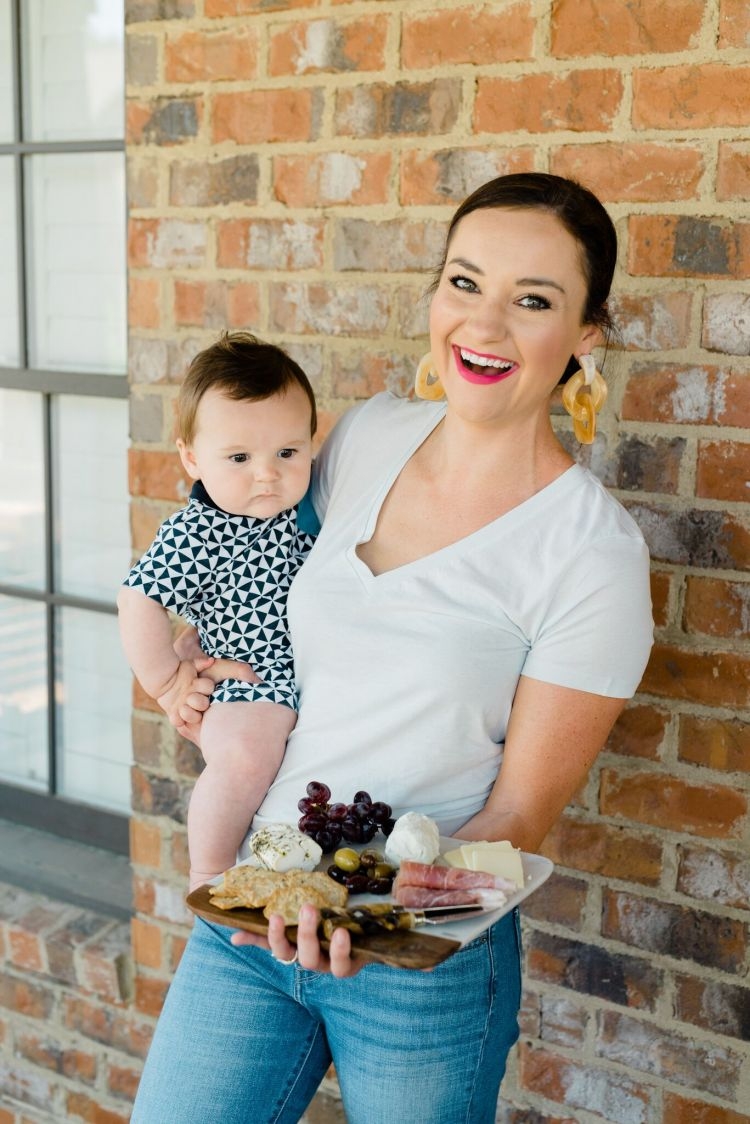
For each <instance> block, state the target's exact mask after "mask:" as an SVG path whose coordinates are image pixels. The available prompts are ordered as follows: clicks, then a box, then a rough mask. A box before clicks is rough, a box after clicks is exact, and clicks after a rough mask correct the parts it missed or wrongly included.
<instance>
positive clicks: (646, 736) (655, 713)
mask: <svg viewBox="0 0 750 1124" xmlns="http://www.w3.org/2000/svg"><path fill="white" fill-rule="evenodd" d="M655 576H658V575H655ZM668 722H669V712H668V711H666V710H660V709H659V708H658V707H655V706H648V705H646V704H638V703H635V704H633V703H631V704H630V706H628V707H627V709H626V710H624V711H623V712H622V714H621V715H620V717H619V718H618V719H617V722H616V723H615V725H614V727H613V729H612V732H611V733H610V735H609V738H608V739H607V746H606V748H607V749H608V750H609V751H610V753H623V754H626V755H627V756H628V757H642V758H647V759H649V760H651V761H656V760H657V759H658V758H659V757H660V756H661V748H662V745H663V743H664V736H665V734H666V731H667V723H668Z"/></svg>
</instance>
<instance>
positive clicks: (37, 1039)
mask: <svg viewBox="0 0 750 1124" xmlns="http://www.w3.org/2000/svg"><path fill="white" fill-rule="evenodd" d="M16 1052H17V1053H18V1055H19V1056H20V1057H22V1058H25V1059H26V1060H27V1061H30V1062H33V1063H34V1065H38V1066H41V1067H42V1068H43V1069H49V1070H51V1071H52V1072H54V1073H60V1074H64V1075H65V1076H66V1077H70V1078H73V1079H74V1080H76V1081H79V1082H82V1083H84V1084H87V1085H90V1084H92V1082H93V1081H94V1080H95V1079H96V1074H97V1062H96V1057H95V1056H94V1055H93V1054H90V1053H86V1052H84V1051H83V1050H76V1049H73V1048H71V1047H70V1046H68V1045H64V1044H63V1043H62V1042H60V1041H59V1040H57V1039H54V1038H51V1037H49V1036H44V1037H42V1036H39V1035H31V1034H19V1035H18V1036H17V1038H16Z"/></svg>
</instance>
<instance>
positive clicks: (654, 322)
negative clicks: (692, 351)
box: [607, 290, 693, 351]
mask: <svg viewBox="0 0 750 1124" xmlns="http://www.w3.org/2000/svg"><path fill="white" fill-rule="evenodd" d="M607 303H608V308H609V311H610V314H611V316H612V318H613V320H614V322H615V324H616V326H617V330H618V334H619V337H620V338H619V339H615V340H614V341H613V345H614V346H615V347H617V346H623V347H625V348H626V350H628V351H669V350H671V349H672V348H677V347H687V346H688V343H689V340H690V321H691V312H692V307H693V296H692V293H685V292H683V293H680V292H672V291H671V290H670V291H669V292H666V293H643V294H641V293H618V294H615V295H614V296H613V297H611V298H610V300H609V301H608V302H607Z"/></svg>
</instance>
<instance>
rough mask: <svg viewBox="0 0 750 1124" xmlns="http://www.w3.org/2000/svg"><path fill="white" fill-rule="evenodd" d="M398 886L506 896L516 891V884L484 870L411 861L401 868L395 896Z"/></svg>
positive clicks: (404, 863)
mask: <svg viewBox="0 0 750 1124" xmlns="http://www.w3.org/2000/svg"><path fill="white" fill-rule="evenodd" d="M397 886H423V887H426V888H429V889H431V890H480V889H485V890H502V891H503V893H504V894H513V893H515V891H516V884H515V882H511V881H509V879H507V878H500V877H499V876H497V875H494V874H487V873H486V872H485V871H483V870H459V869H458V868H456V867H451V866H431V865H429V864H428V863H417V862H409V861H404V862H402V863H401V866H400V867H399V871H398V875H397V876H396V881H395V882H394V884H393V892H394V895H395V893H396V888H397ZM452 904H455V903H452Z"/></svg>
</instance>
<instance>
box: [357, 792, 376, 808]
mask: <svg viewBox="0 0 750 1124" xmlns="http://www.w3.org/2000/svg"><path fill="white" fill-rule="evenodd" d="M353 803H354V804H368V805H369V804H372V797H371V796H370V794H369V792H355V793H354V801H353Z"/></svg>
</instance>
